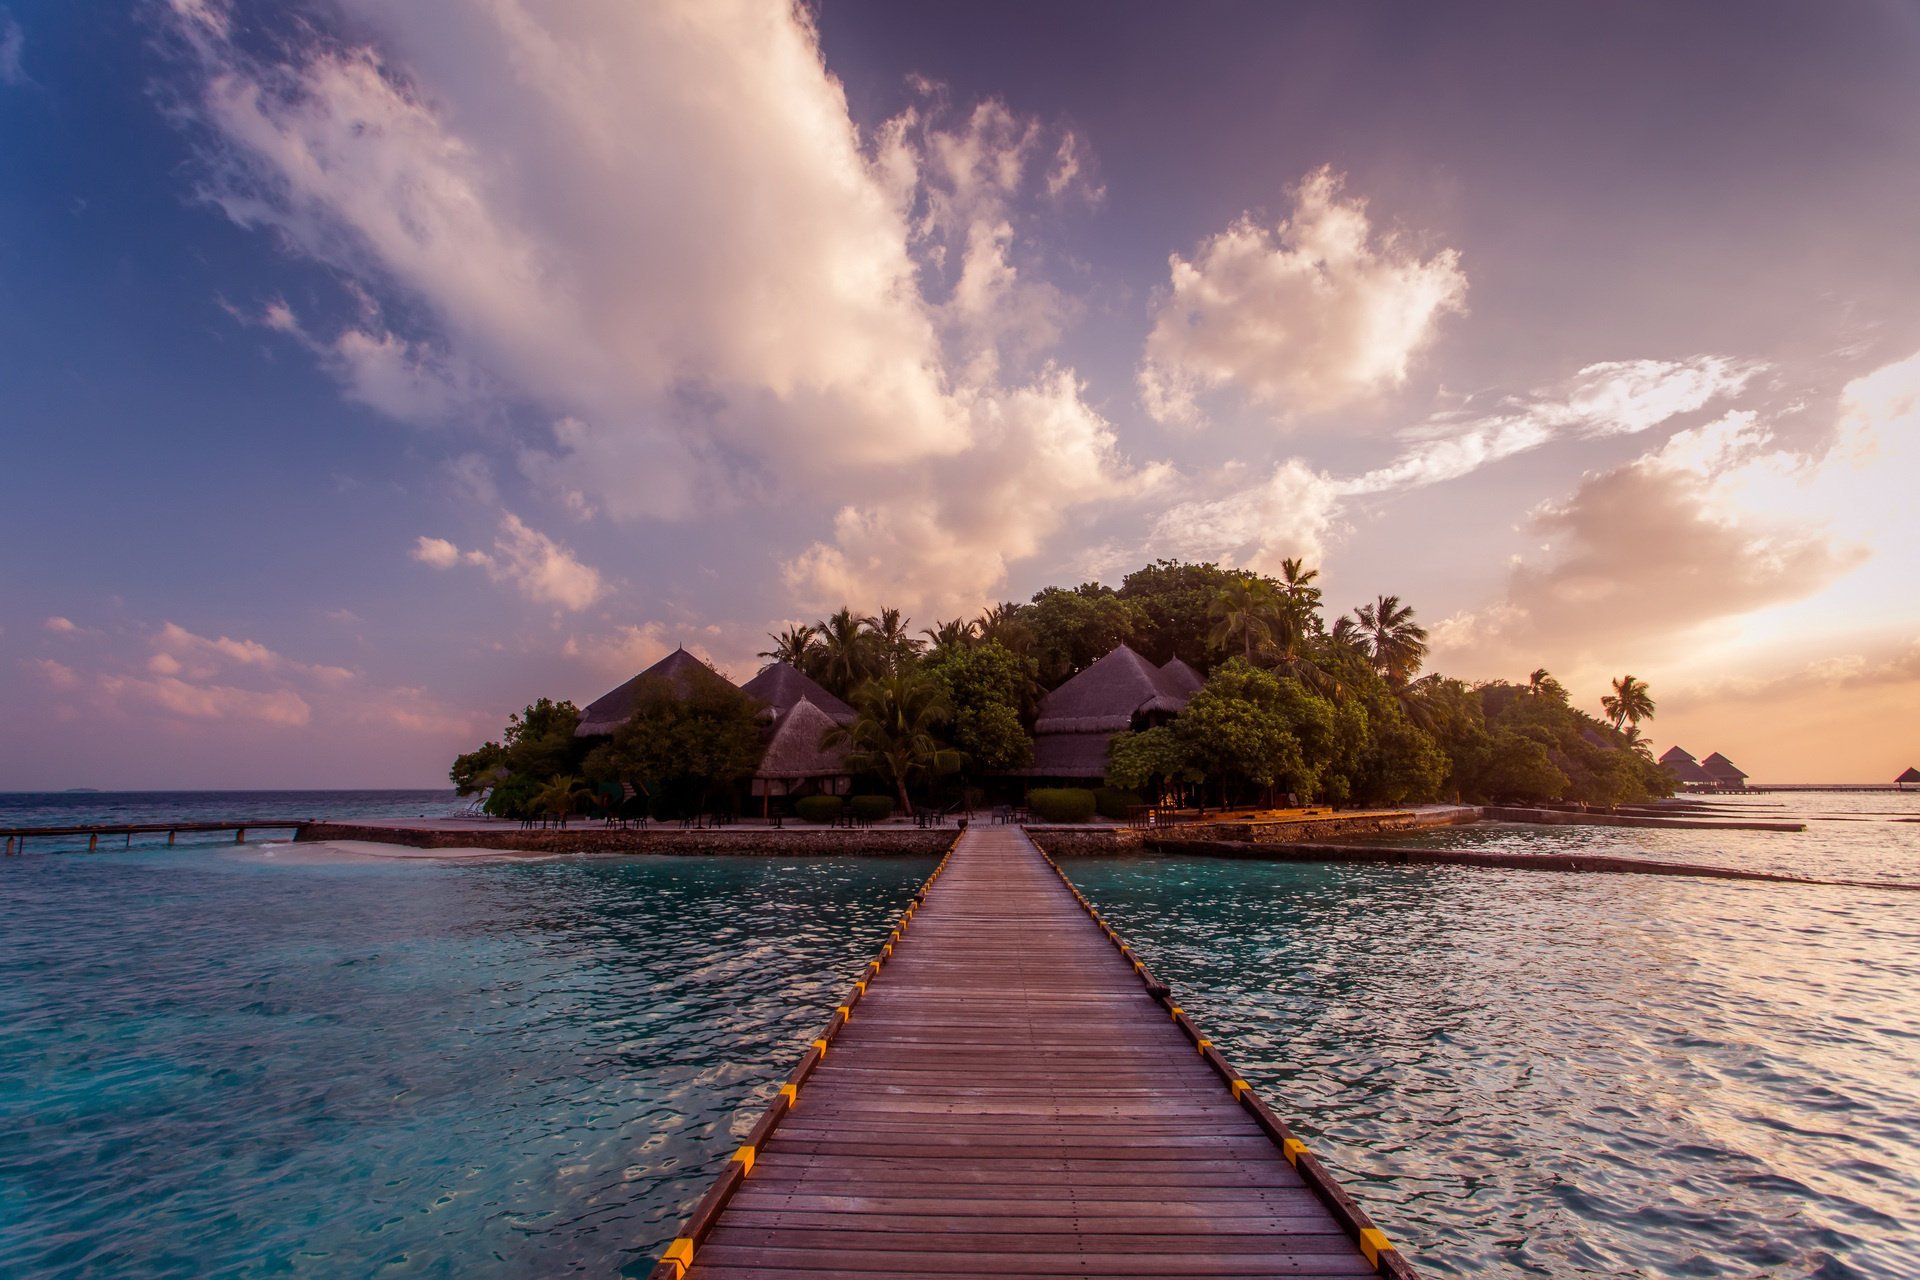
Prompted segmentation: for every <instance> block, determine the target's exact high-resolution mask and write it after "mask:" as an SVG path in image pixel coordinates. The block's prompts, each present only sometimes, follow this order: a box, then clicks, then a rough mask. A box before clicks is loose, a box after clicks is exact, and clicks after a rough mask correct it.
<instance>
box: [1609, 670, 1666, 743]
mask: <svg viewBox="0 0 1920 1280" xmlns="http://www.w3.org/2000/svg"><path fill="white" fill-rule="evenodd" d="M1600 709H1601V710H1602V711H1605V712H1606V713H1607V718H1608V719H1609V720H1611V721H1613V727H1614V728H1615V729H1620V730H1624V728H1625V727H1626V726H1627V725H1630V724H1631V725H1638V724H1639V723H1640V722H1641V721H1642V720H1651V719H1653V695H1652V694H1650V693H1648V692H1647V682H1646V681H1645V680H1636V679H1634V678H1633V677H1632V676H1621V677H1620V678H1619V679H1618V680H1615V681H1614V682H1613V692H1612V693H1610V694H1608V695H1607V696H1606V697H1604V698H1602V699H1600Z"/></svg>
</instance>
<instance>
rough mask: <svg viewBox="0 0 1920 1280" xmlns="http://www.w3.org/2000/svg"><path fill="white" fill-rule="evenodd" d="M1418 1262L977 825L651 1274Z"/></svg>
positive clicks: (903, 1273)
mask: <svg viewBox="0 0 1920 1280" xmlns="http://www.w3.org/2000/svg"><path fill="white" fill-rule="evenodd" d="M1373 1274H1381V1275H1387V1276H1393V1277H1411V1276H1413V1275H1414V1274H1415V1273H1414V1271H1413V1268H1412V1267H1411V1266H1410V1265H1409V1264H1408V1263H1407V1262H1406V1261H1405V1260H1404V1259H1403V1258H1402V1257H1401V1255H1400V1253H1399V1252H1398V1251H1397V1250H1396V1249H1395V1248H1394V1247H1393V1246H1392V1245H1391V1244H1390V1243H1389V1242H1388V1240H1387V1238H1386V1236H1384V1235H1383V1234H1381V1232H1380V1231H1379V1230H1378V1229H1377V1228H1376V1227H1375V1226H1374V1224H1373V1223H1372V1222H1371V1221H1370V1220H1369V1219H1368V1218H1367V1216H1366V1214H1365V1213H1364V1212H1362V1211H1361V1210H1360V1208H1359V1207H1358V1206H1357V1205H1355V1204H1354V1203H1353V1201H1352V1200H1351V1199H1350V1198H1349V1197H1348V1196H1347V1195H1346V1193H1345V1192H1344V1191H1342V1190H1341V1189H1340V1187H1339V1186H1338V1185H1337V1184H1336V1183H1335V1182H1334V1180H1333V1179H1332V1177H1331V1176H1330V1175H1329V1174H1328V1172H1327V1170H1326V1169H1325V1167H1324V1166H1323V1165H1321V1164H1320V1162H1319V1161H1318V1160H1316V1159H1315V1158H1314V1156H1313V1155H1312V1154H1311V1153H1310V1152H1308V1151H1307V1149H1306V1147H1305V1146H1304V1144H1302V1143H1301V1142H1300V1141H1299V1140H1298V1139H1296V1138H1295V1137H1294V1135H1293V1134H1292V1133H1291V1132H1290V1131H1289V1130H1288V1128H1287V1126H1286V1125H1285V1124H1284V1123H1283V1122H1281V1121H1280V1120H1279V1119H1278V1118H1277V1117H1276V1116H1275V1115H1274V1114H1273V1112H1271V1111H1270V1110H1269V1109H1268V1108H1267V1107H1266V1105H1265V1104H1264V1103H1262V1102H1261V1101H1260V1099H1259V1097H1258V1095H1257V1094H1256V1093H1255V1092H1254V1090H1253V1089H1251V1088H1250V1087H1249V1086H1248V1085H1247V1083H1246V1082H1245V1081H1244V1080H1242V1079H1241V1078H1240V1077H1239V1076H1238V1074H1237V1073H1236V1072H1235V1071H1234V1069H1233V1068H1232V1066H1230V1065H1229V1064H1228V1062H1227V1060H1226V1059H1225V1058H1224V1057H1223V1056H1222V1055H1221V1054H1220V1052H1219V1050H1217V1049H1216V1048H1214V1046H1213V1044H1212V1042H1211V1041H1210V1040H1208V1039H1207V1038H1206V1037H1205V1036H1204V1035H1203V1034H1202V1033H1201V1032H1200V1031H1199V1029H1197V1028H1196V1027H1195V1025H1194V1023H1193V1020H1192V1019H1191V1018H1189V1017H1188V1016H1187V1015H1186V1013H1185V1012H1184V1011H1182V1010H1181V1009H1180V1008H1179V1006H1178V1005H1177V1004H1175V1003H1174V1001H1173V997H1172V995H1171V993H1170V992H1169V991H1168V989H1167V988H1166V987H1165V986H1164V985H1162V984H1161V983H1159V982H1158V981H1156V980H1155V979H1154V977H1153V975H1152V974H1151V973H1150V972H1148V970H1147V968H1146V966H1145V964H1143V963H1142V962H1141V961H1139V960H1138V959H1136V958H1135V957H1134V955H1133V953H1132V951H1131V949H1130V948H1129V947H1128V946H1126V945H1125V944H1124V943H1123V942H1121V941H1120V939H1119V938H1118V937H1117V936H1116V935H1115V934H1114V932H1113V930H1112V929H1111V928H1110V927H1109V926H1108V925H1107V924H1106V923H1105V922H1104V921H1103V920H1102V919H1101V918H1100V916H1099V914H1098V913H1097V912H1095V911H1093V909H1092V907H1091V906H1090V905H1089V904H1087V902H1086V901H1085V899H1084V898H1082V897H1081V895H1080V894H1079V892H1078V891H1077V890H1076V889H1075V888H1074V887H1073V886H1072V884H1071V883H1070V882H1069V881H1068V880H1067V878H1066V876H1065V875H1064V873H1061V872H1060V871H1059V869H1058V868H1057V867H1056V866H1054V865H1053V863H1052V862H1051V861H1050V860H1049V859H1047V858H1046V857H1045V855H1043V854H1042V853H1041V852H1040V851H1039V850H1038V849H1037V848H1035V847H1034V845H1033V843H1032V841H1031V840H1030V839H1028V837H1027V835H1026V833H1025V832H1024V831H1023V830H1021V829H1020V828H1018V827H1007V826H1001V827H992V828H985V829H983V828H979V827H975V828H972V829H971V830H969V831H967V832H965V833H964V834H963V835H962V836H961V837H960V838H959V839H958V840H957V841H956V842H955V844H954V846H953V847H952V849H951V850H950V851H949V852H948V854H947V856H946V858H945V859H943V860H942V862H941V864H940V866H939V868H938V869H936V870H935V872H934V874H933V876H932V877H930V878H929V880H928V882H927V886H926V888H925V889H923V890H922V891H921V892H920V893H919V894H917V895H916V896H915V900H914V903H913V904H912V905H911V906H909V907H908V908H907V909H906V912H905V914H904V915H903V916H902V918H901V920H900V923H899V926H898V927H897V928H896V929H895V930H894V931H893V933H892V935H891V936H890V938H889V940H888V942H887V944H886V945H885V946H884V947H883V949H882V952H881V955H880V956H879V958H877V959H876V960H875V961H873V963H872V964H870V965H869V966H868V967H867V969H866V971H865V972H864V973H863V974H862V977H861V980H860V981H859V982H858V983H856V984H855V985H854V988H853V990H852V991H851V992H849V994H848V995H847V997H846V999H845V1001H844V1003H842V1004H841V1005H840V1006H839V1007H838V1008H836V1009H835V1011H834V1014H833V1016H832V1018H831V1019H829V1021H828V1023H827V1025H826V1027H825V1029H824V1030H823V1031H822V1032H821V1033H820V1035H819V1037H818V1038H817V1039H815V1040H814V1041H813V1044H812V1047H810V1048H809V1049H808V1050H807V1052H806V1054H805V1055H804V1056H803V1057H802V1058H801V1060H800V1064H799V1066H798V1067H797V1068H795V1070H794V1072H793V1074H792V1075H791V1076H789V1077H788V1079H787V1081H786V1083H785V1084H783V1085H782V1086H781V1088H780V1091H779V1093H778V1095H777V1096H776V1097H775V1099H774V1101H773V1104H772V1106H771V1107H769V1108H768V1110H767V1112H766V1113H765V1114H764V1115H763V1116H761V1118H760V1120H759V1121H758V1123H757V1124H756V1125H755V1126H754V1128H753V1130H752V1131H751V1133H750V1134H749V1135H748V1137H747V1142H746V1145H744V1146H742V1147H741V1148H740V1149H739V1150H738V1151H736V1152H735V1153H734V1154H733V1156H732V1157H731V1158H730V1159H729V1161H728V1162H727V1165H726V1167H725V1169H724V1171H723V1172H722V1173H721V1175H720V1177H719V1178H718V1180H716V1181H715V1183H714V1184H713V1186H712V1188H711V1189H710V1190H709V1191H708V1192H707V1194H706V1196H705V1197H704V1198H703V1199H702V1200H701V1201H700V1203H699V1204H698V1205H697V1206H696V1208H695V1209H694V1211H693V1215H692V1217H691V1218H690V1219H689V1220H688V1222H687V1223H686V1225H685V1227H684V1228H683V1229H682V1231H681V1234H680V1236H679V1237H678V1238H677V1239H675V1240H674V1241H673V1243H672V1245H671V1246H670V1247H669V1248H668V1250H667V1252H666V1254H665V1256H664V1257H663V1258H662V1259H661V1260H660V1262H659V1263H658V1264H657V1265H656V1266H655V1268H654V1270H653V1272H652V1277H653V1280H825V1278H826V1277H829V1276H840V1277H856V1278H857V1280H906V1278H907V1277H935V1276H937V1277H956V1276H984V1275H990V1276H995V1277H1001V1278H1008V1277H1011V1278H1014V1280H1019V1278H1022V1277H1032V1278H1035V1280H1038V1278H1039V1277H1060V1276H1076V1277H1106V1276H1112V1277H1119V1276H1128V1277H1139V1276H1210V1277H1255V1276H1261V1277H1268V1276H1290V1277H1299V1278H1301V1280H1313V1278H1316V1277H1333V1276H1364V1275H1373Z"/></svg>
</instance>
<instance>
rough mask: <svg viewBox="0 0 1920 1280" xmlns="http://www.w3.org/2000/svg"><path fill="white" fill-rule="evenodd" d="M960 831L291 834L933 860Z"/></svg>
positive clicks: (573, 849) (445, 843) (335, 825)
mask: <svg viewBox="0 0 1920 1280" xmlns="http://www.w3.org/2000/svg"><path fill="white" fill-rule="evenodd" d="M958 834H959V833H958V832H956V831H954V830H952V829H951V828H949V829H947V830H944V831H943V830H940V829H938V828H935V829H933V830H921V829H919V828H914V827H900V828H889V827H856V828H853V829H851V830H848V829H845V828H838V827H822V828H818V829H809V828H806V827H800V828H797V829H796V828H792V827H784V828H781V829H780V830H777V831H775V830H769V829H768V828H766V827H720V828H716V829H714V830H709V831H682V830H679V829H677V828H674V829H669V830H659V829H655V830H649V831H631V830H629V831H621V830H619V829H617V828H608V827H597V826H591V825H587V826H578V827H568V828H566V829H565V830H557V829H547V830H533V831H521V830H518V829H516V828H507V827H502V828H500V829H498V830H488V829H485V828H474V829H468V828H436V827H387V826H359V825H356V824H354V823H347V822H310V823H308V824H307V825H306V826H304V827H302V828H301V829H300V832H299V834H298V835H297V836H296V837H295V838H296V839H297V840H301V841H315V840H365V841H371V842H374V843H379V844H400V845H406V846H407V847H409V848H413V849H499V850H501V851H502V852H513V853H676V854H760V855H768V856H775V857H789V858H820V857H844V856H846V855H848V854H862V855H865V854H911V855H917V856H921V857H935V858H937V857H939V856H940V855H941V854H943V853H945V852H946V851H947V847H948V846H949V845H951V844H952V843H953V840H954V837H955V836H956V835H958Z"/></svg>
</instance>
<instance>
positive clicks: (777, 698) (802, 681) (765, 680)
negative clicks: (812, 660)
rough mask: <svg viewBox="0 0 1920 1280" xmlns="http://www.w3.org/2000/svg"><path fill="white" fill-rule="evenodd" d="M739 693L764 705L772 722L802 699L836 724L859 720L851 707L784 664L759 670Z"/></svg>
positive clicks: (774, 664) (777, 663)
mask: <svg viewBox="0 0 1920 1280" xmlns="http://www.w3.org/2000/svg"><path fill="white" fill-rule="evenodd" d="M740 691H741V692H742V693H745V694H747V695H749V696H750V697H755V698H758V699H760V701H762V702H764V703H766V704H767V706H768V707H769V708H771V709H772V711H773V717H772V718H773V719H775V720H778V719H779V718H780V717H781V716H782V715H783V714H785V713H786V712H787V711H789V710H791V709H792V707H793V706H794V704H795V703H798V702H800V701H802V700H803V699H804V700H805V701H807V702H811V703H812V704H813V705H814V706H815V707H817V708H819V709H820V710H822V711H824V712H826V713H827V715H828V716H829V717H831V718H832V719H833V720H834V721H835V722H836V723H839V724H849V725H850V724H852V723H853V722H854V721H855V720H857V719H859V716H858V714H857V713H855V711H854V709H853V708H852V707H850V706H848V705H847V704H846V703H844V702H842V701H841V700H840V699H838V698H836V697H834V696H833V695H832V694H830V693H828V692H827V691H826V690H825V689H823V688H821V687H820V685H819V683H818V682H817V681H815V680H813V679H811V678H810V677H808V675H807V673H806V672H804V671H802V670H800V669H799V668H798V667H796V666H794V665H793V664H791V663H787V662H775V663H772V664H770V665H769V666H767V667H765V668H763V669H762V670H761V672H760V674H759V675H757V676H755V677H754V678H753V679H751V680H749V681H747V682H746V683H745V684H743V685H741V686H740Z"/></svg>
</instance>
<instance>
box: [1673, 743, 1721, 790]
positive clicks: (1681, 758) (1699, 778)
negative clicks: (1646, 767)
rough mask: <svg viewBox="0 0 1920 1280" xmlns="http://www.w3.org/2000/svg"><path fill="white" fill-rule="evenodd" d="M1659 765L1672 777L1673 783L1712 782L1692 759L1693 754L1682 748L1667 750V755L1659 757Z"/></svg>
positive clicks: (1708, 774)
mask: <svg viewBox="0 0 1920 1280" xmlns="http://www.w3.org/2000/svg"><path fill="white" fill-rule="evenodd" d="M1660 763H1661V765H1662V766H1663V767H1664V768H1665V769H1666V771H1667V772H1668V773H1670V774H1672V775H1673V780H1674V781H1675V782H1712V781H1713V780H1714V778H1713V775H1712V774H1710V773H1708V772H1707V771H1706V770H1705V769H1702V768H1701V767H1700V762H1699V761H1698V760H1695V759H1694V758H1693V753H1692V752H1691V751H1687V750H1685V749H1684V748H1682V747H1677V746H1675V747H1669V748H1667V753H1666V754H1665V755H1663V756H1661V757H1660Z"/></svg>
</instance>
